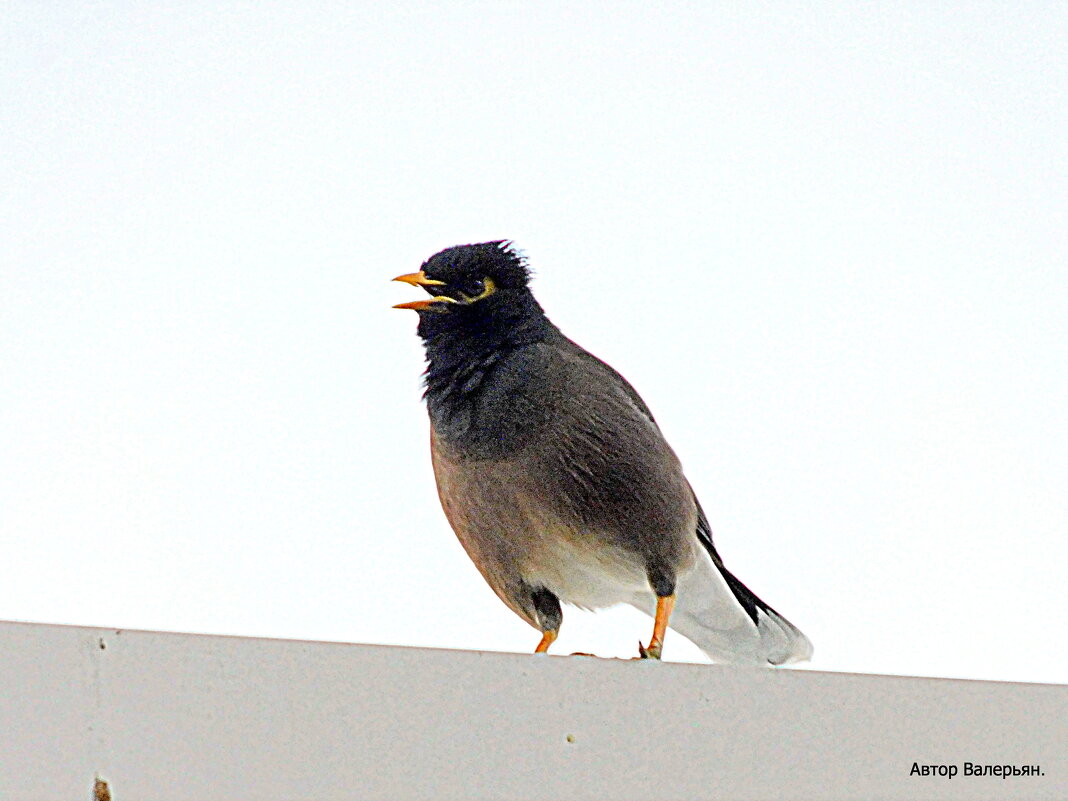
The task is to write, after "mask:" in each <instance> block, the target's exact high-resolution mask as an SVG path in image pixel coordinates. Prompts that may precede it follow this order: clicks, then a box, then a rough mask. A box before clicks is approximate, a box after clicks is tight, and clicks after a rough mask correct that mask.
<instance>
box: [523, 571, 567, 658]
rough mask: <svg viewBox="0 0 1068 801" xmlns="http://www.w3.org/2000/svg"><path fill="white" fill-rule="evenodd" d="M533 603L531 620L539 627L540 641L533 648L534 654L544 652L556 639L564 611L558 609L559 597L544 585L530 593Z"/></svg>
mask: <svg viewBox="0 0 1068 801" xmlns="http://www.w3.org/2000/svg"><path fill="white" fill-rule="evenodd" d="M530 600H531V602H532V604H533V607H534V608H533V615H532V617H533V621H532V622H534V624H535V625H536V626H537V627H538V628H539V629H541V642H539V643H538V647H537V648H535V649H534V653H536V654H544V653H547V652H548V650H549V646H550V645H552V644H553V641H554V640H556V636H557V635H558V634H559V633H560V625H561V624H562V623H563V622H564V613H563V611H561V609H560V599H559V598H557V597H556V596H555V595H553V593H552V592H550V591H549V590H547V589H545V587H537V588H536V589H534V590H533V591H532V592H531V593H530Z"/></svg>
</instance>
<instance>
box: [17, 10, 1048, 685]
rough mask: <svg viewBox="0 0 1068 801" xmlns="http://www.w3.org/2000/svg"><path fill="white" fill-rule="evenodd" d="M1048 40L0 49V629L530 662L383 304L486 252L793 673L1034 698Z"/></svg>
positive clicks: (907, 14) (398, 323)
mask: <svg viewBox="0 0 1068 801" xmlns="http://www.w3.org/2000/svg"><path fill="white" fill-rule="evenodd" d="M1066 41H1068V11H1066V10H1065V6H1064V5H1063V4H1061V3H1056V2H1051V3H1047V4H1043V3H993V2H990V3H984V2H979V3H965V4H941V3H926V2H922V3H921V2H915V3H876V4H848V3H826V4H819V3H813V4H799V3H787V2H784V3H752V4H740V3H719V4H713V3H695V4H685V3H660V4H656V7H655V8H653V5H652V4H648V3H634V4H626V3H613V4H603V5H595V4H571V3H555V2H549V3H538V4H534V3H506V2H493V3H459V2H453V3H442V4H436V5H435V4H431V3H410V4H401V3H389V4H377V3H364V4H343V3H337V4H319V5H315V4H305V3H300V4H296V3H294V4H281V3H279V4H267V3H264V4H260V3H241V4H218V3H204V4H201V5H197V4H194V3H173V4H164V3H160V4H139V3H76V2H69V3H45V4H37V3H11V4H8V5H6V6H5V9H4V12H3V16H2V22H0V64H2V71H0V260H2V261H0V337H2V340H0V414H2V421H0V548H2V553H3V566H4V567H3V580H2V581H0V618H3V619H20V620H35V621H48V622H62V623H79V624H92V625H107V626H115V627H128V628H135V627H136V628H149V629H174V630H187V631H197V632H218V633H235V634H249V635H267V636H279V637H296V638H307V639H331V640H345V641H360V642H379V643H401V644H410V645H428V646H443V647H457V648H481V649H501V650H530V649H532V648H533V646H534V645H535V643H536V641H537V639H538V634H537V632H535V631H534V630H533V629H530V628H529V627H527V626H526V625H525V624H524V623H522V622H521V621H520V620H519V619H518V618H516V617H514V616H513V615H512V613H511V612H509V611H508V610H507V609H506V608H505V607H504V606H503V605H502V604H501V603H500V602H499V601H497V599H496V598H495V596H493V594H492V593H491V591H490V590H489V589H488V587H486V586H485V584H484V583H483V581H482V579H481V578H480V576H479V575H478V573H477V572H476V571H475V569H474V567H473V566H472V565H471V564H470V562H469V561H468V559H467V557H466V556H465V554H464V553H463V551H462V550H461V548H460V546H459V545H458V543H457V542H456V540H455V538H454V536H453V534H452V533H451V531H450V530H449V528H448V525H447V523H446V522H445V520H444V517H443V515H442V514H441V511H440V509H439V508H438V505H437V498H436V495H435V491H434V487H433V479H432V476H431V473H430V467H429V456H428V451H427V422H426V418H425V413H424V411H423V409H422V407H421V404H420V372H421V370H422V352H421V348H420V345H419V342H418V340H417V338H416V336H415V333H414V328H415V322H416V318H415V315H414V314H412V313H411V312H401V311H394V310H392V309H390V305H391V304H393V303H398V302H402V301H406V300H412V299H414V298H416V297H419V296H420V294H421V293H418V292H416V291H415V290H413V289H412V288H410V287H407V286H404V285H401V284H391V283H389V281H388V279H390V278H391V277H393V276H394V275H397V274H398V273H403V272H410V271H412V270H415V269H417V268H418V267H419V264H420V263H421V262H422V261H423V260H424V259H425V258H426V257H428V256H430V255H431V254H432V253H434V252H435V251H437V250H439V249H441V248H443V247H446V246H449V245H453V244H458V243H464V242H476V241H482V240H487V239H497V238H511V239H514V240H515V242H516V243H517V244H518V245H519V246H520V247H521V248H523V249H524V250H525V252H526V253H527V254H528V255H529V257H530V259H531V262H532V264H533V266H534V268H535V270H536V272H537V278H536V283H535V290H536V293H537V295H538V297H539V299H540V300H541V301H542V303H543V305H544V306H545V307H546V309H547V310H548V312H549V314H550V316H551V317H552V319H553V320H554V321H555V322H556V323H557V324H558V325H560V327H561V328H562V329H563V330H564V331H565V333H567V334H569V335H570V336H572V337H573V338H575V339H576V340H578V341H579V342H580V343H581V344H583V345H584V346H585V347H587V348H588V349H590V350H591V351H593V352H594V353H596V354H597V355H599V356H601V357H602V358H604V359H606V360H607V361H608V362H609V363H611V364H613V365H614V366H615V367H616V368H618V369H619V370H620V371H621V372H622V373H623V374H624V375H626V376H627V377H628V378H629V379H630V380H631V381H632V382H633V383H634V384H635V385H636V387H637V388H638V389H639V391H640V392H641V393H642V394H643V396H644V397H645V399H646V401H647V402H648V403H649V405H650V406H651V407H652V409H653V411H654V413H655V414H656V415H657V418H658V420H659V422H660V424H661V426H662V428H663V429H664V431H665V433H666V434H667V436H668V438H669V440H670V441H671V442H672V443H673V444H674V446H675V448H676V450H677V451H678V453H679V455H680V456H681V458H682V460H683V463H684V465H685V466H686V468H687V472H688V475H689V477H690V479H691V481H692V483H693V485H694V487H695V488H696V490H697V492H698V495H699V496H700V497H701V499H702V502H703V504H704V506H705V508H706V510H707V511H708V513H709V517H710V518H711V521H712V525H713V529H714V530H715V532H716V541H717V543H718V546H719V549H720V551H721V552H722V553H723V555H724V557H725V559H726V561H727V564H728V566H729V567H731V568H732V570H734V572H735V573H737V574H738V575H739V577H740V578H741V579H742V580H743V581H745V582H746V583H747V584H748V585H749V586H750V587H751V588H752V589H754V590H755V591H756V592H757V593H758V594H759V595H761V596H762V597H763V598H764V599H765V600H766V601H768V602H770V603H771V604H772V605H774V606H776V607H778V608H779V609H780V611H782V612H783V613H784V614H786V616H787V617H789V618H791V619H792V620H793V621H794V622H796V623H797V624H798V625H799V626H800V627H801V628H803V629H804V630H805V631H806V632H807V633H808V634H809V635H810V637H811V638H812V640H813V642H814V644H815V647H816V657H815V661H814V663H813V667H814V668H818V669H825V670H849V671H870V672H882V673H909V674H925V675H936V676H964V677H976V678H999V679H1017V680H1027V681H1059V682H1065V681H1068V665H1066V662H1068V637H1066V631H1068V626H1066V617H1068V615H1066V612H1065V609H1066V604H1068V589H1066V582H1068V574H1066V568H1068V541H1066V536H1065V532H1066V524H1068V422H1066V409H1068V371H1066V369H1065V368H1066V363H1068V345H1066V337H1068V224H1066V223H1068V180H1066V179H1068V174H1066V173H1068V133H1066V132H1068V99H1066V98H1068V46H1066V45H1065V42H1066ZM650 630H651V625H650V622H649V620H648V618H645V617H644V616H642V615H641V614H639V613H637V612H635V611H633V610H623V609H618V610H611V611H602V612H600V613H597V614H596V615H594V614H590V613H582V612H579V611H577V610H567V611H566V612H565V625H564V629H563V633H562V636H561V639H560V642H559V645H558V646H557V647H556V648H555V649H554V650H556V651H559V652H561V653H567V652H569V651H573V650H583V651H595V652H597V653H599V654H602V655H606V656H611V655H618V656H630V655H632V654H633V653H634V651H635V650H636V644H637V641H638V639H639V637H640V638H643V639H646V638H648V635H649V631H650ZM665 656H666V658H669V659H670V658H674V659H696V658H700V657H699V654H698V653H697V651H696V650H695V649H693V648H692V646H690V645H689V644H688V643H684V642H683V640H682V638H681V637H680V636H678V635H674V636H672V637H669V639H668V643H667V647H666V652H665Z"/></svg>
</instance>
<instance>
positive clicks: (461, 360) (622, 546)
mask: <svg viewBox="0 0 1068 801" xmlns="http://www.w3.org/2000/svg"><path fill="white" fill-rule="evenodd" d="M397 280H401V281H406V282H407V283H411V284H414V285H417V286H422V287H423V288H424V289H426V290H427V292H428V293H430V294H431V296H432V297H430V298H429V299H427V300H422V301H416V302H414V303H407V304H401V305H400V308H412V309H415V310H416V311H418V312H419V329H418V330H419V334H420V336H421V337H422V338H423V341H424V344H425V346H426V351H427V360H428V363H429V364H428V368H427V374H426V385H427V390H426V400H427V406H428V410H429V413H430V419H431V453H432V458H433V464H434V474H435V477H436V479H437V485H438V493H439V497H440V499H441V504H442V507H443V508H444V510H445V515H446V517H447V518H448V520H449V523H450V524H451V525H452V527H453V530H454V531H455V532H456V534H457V536H458V537H459V539H460V542H461V543H462V544H463V546H464V548H465V549H466V550H467V553H468V554H469V556H470V557H471V559H472V560H473V561H474V563H475V565H476V566H477V567H478V569H479V571H480V572H481V573H482V575H483V576H484V577H485V579H486V581H487V582H488V583H489V585H490V586H491V587H492V588H493V590H494V591H495V592H496V593H497V595H498V596H499V597H500V598H501V600H502V601H504V602H505V604H507V605H508V607H509V608H510V609H512V610H513V611H514V612H515V613H516V614H517V615H519V616H520V617H522V618H523V619H524V620H526V621H527V622H528V623H529V624H530V625H532V626H534V627H535V628H537V629H539V630H540V631H541V632H542V633H543V639H542V643H541V645H539V647H538V650H539V651H543V650H546V649H547V648H548V645H549V644H550V643H551V642H552V640H553V639H555V636H556V632H557V631H558V630H559V628H560V625H561V621H562V613H561V609H560V602H561V601H563V602H565V603H570V604H573V605H576V606H580V607H585V608H590V609H595V608H599V607H604V606H610V605H613V604H616V603H630V604H632V605H634V606H636V607H638V608H639V609H642V610H643V611H645V612H648V613H650V614H655V616H656V626H655V627H654V636H653V638H652V640H651V642H650V645H649V647H648V648H647V649H646V648H643V649H642V655H643V656H645V655H648V656H654V657H659V655H660V648H661V646H662V637H663V629H664V626H666V625H668V624H669V622H670V625H671V627H672V628H675V629H677V630H679V631H680V632H682V633H683V634H685V635H686V636H688V637H689V638H690V639H692V640H693V641H694V642H695V643H697V644H698V645H699V646H700V647H701V648H702V649H704V650H705V651H706V653H708V654H709V655H710V656H711V657H712V658H714V659H717V660H721V661H749V662H760V663H771V664H782V663H785V662H790V661H797V660H800V659H805V658H808V656H809V655H810V654H811V645H810V644H809V643H808V640H807V639H806V638H805V637H804V635H803V634H801V633H800V632H799V631H798V630H797V629H796V628H794V627H793V626H792V625H791V624H790V623H789V622H788V621H786V620H785V619H784V618H782V617H781V616H780V615H778V614H777V613H776V612H775V611H774V610H772V609H771V608H770V607H768V606H767V605H766V604H764V603H763V602H762V601H760V599H759V598H757V597H756V596H755V595H753V594H752V593H751V592H750V591H749V590H748V589H746V588H745V586H744V585H742V584H741V582H740V581H738V580H737V579H736V578H735V577H734V576H733V575H732V574H730V573H729V572H728V571H727V570H726V568H724V567H723V563H722V560H721V559H720V558H719V555H718V553H717V552H716V549H715V547H714V545H713V544H712V535H711V530H710V529H709V526H708V522H707V520H706V519H705V516H704V513H703V512H702V510H701V508H700V505H699V504H698V503H697V499H696V497H695V495H694V493H693V490H692V489H691V488H690V485H689V483H688V482H687V480H686V477H685V475H684V474H683V471H682V467H681V465H680V464H679V460H678V458H677V457H676V455H675V453H674V451H673V450H672V449H671V447H670V446H669V445H668V443H667V442H666V441H665V439H664V437H663V435H662V434H661V432H660V428H659V426H657V424H656V422H655V420H654V419H653V416H652V414H651V413H650V411H649V409H648V407H647V406H646V405H645V403H644V402H643V401H642V400H641V398H640V397H639V396H638V394H637V392H635V391H634V389H633V388H632V387H631V386H630V384H628V383H627V382H626V380H624V379H623V377H622V376H620V375H619V373H617V372H616V371H615V370H613V369H612V368H611V367H609V366H608V365H606V364H605V363H604V362H602V361H600V360H599V359H597V358H596V357H594V356H592V355H591V354H589V353H588V352H586V351H585V350H583V349H582V348H581V347H579V346H578V345H576V344H575V343H574V342H572V341H571V340H569V339H567V338H566V337H565V336H564V335H563V334H562V333H560V331H559V329H557V328H556V326H554V325H553V324H552V323H551V322H549V320H548V318H546V316H545V314H544V312H543V311H542V309H541V307H540V305H538V303H537V301H536V300H535V299H534V297H533V295H532V294H531V293H530V290H529V287H528V281H529V274H528V271H527V268H526V264H525V262H524V260H523V259H522V258H521V257H520V256H519V255H518V254H517V253H516V252H515V251H514V250H513V249H512V248H511V246H510V245H509V244H508V243H506V242H488V243H483V244H479V245H465V246H460V247H455V248H449V249H448V250H444V251H442V252H441V253H438V254H436V255H435V256H433V257H431V258H430V259H429V260H427V262H425V263H424V264H423V266H422V269H421V270H420V271H419V272H418V273H413V274H411V275H406V276H401V277H400V278H398V279H397ZM672 604H675V606H674V614H672ZM669 618H670V620H669Z"/></svg>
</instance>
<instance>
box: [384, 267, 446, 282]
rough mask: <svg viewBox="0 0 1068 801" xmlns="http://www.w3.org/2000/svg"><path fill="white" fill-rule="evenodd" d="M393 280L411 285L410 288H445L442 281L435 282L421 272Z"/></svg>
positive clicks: (400, 276) (399, 276)
mask: <svg viewBox="0 0 1068 801" xmlns="http://www.w3.org/2000/svg"><path fill="white" fill-rule="evenodd" d="M393 280H394V281H401V282H402V283H405V284H411V285H412V286H445V282H444V281H435V280H434V279H433V278H427V277H426V273H424V272H423V271H422V270H420V271H419V272H417V273H408V274H407V275H398V276H397V277H396V278H394V279H393Z"/></svg>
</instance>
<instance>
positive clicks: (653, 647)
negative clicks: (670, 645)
mask: <svg viewBox="0 0 1068 801" xmlns="http://www.w3.org/2000/svg"><path fill="white" fill-rule="evenodd" d="M663 650H664V644H663V643H660V642H657V641H656V640H653V641H652V642H650V643H649V647H648V648H646V647H645V646H644V645H642V642H641V640H638V656H637V657H635V658H636V659H659V658H660V652H661V651H663Z"/></svg>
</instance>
